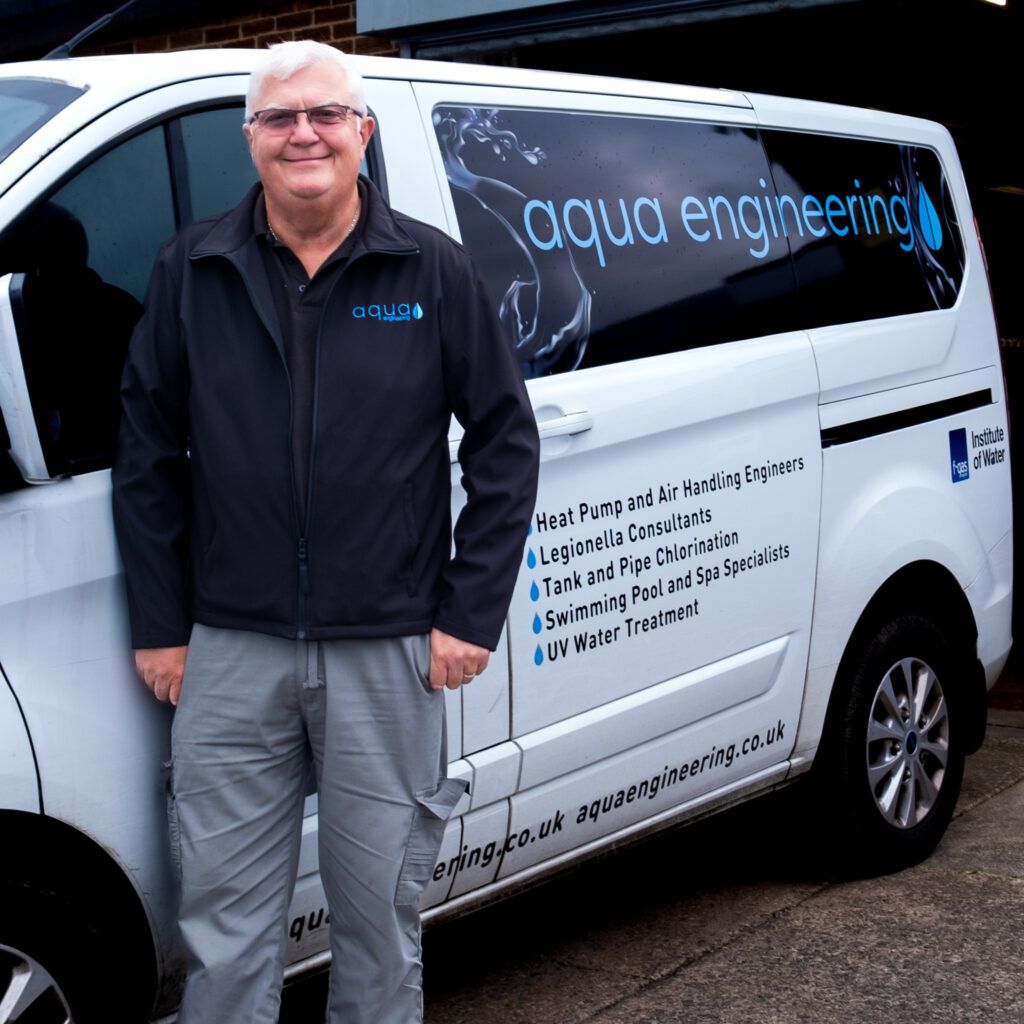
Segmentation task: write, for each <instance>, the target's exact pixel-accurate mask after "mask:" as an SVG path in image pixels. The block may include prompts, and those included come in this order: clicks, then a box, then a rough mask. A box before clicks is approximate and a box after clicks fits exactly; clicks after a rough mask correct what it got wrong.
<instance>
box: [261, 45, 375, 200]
mask: <svg viewBox="0 0 1024 1024" xmlns="http://www.w3.org/2000/svg"><path fill="white" fill-rule="evenodd" d="M332 103H343V104H347V105H348V106H355V105H356V104H355V103H353V102H352V96H351V94H350V93H349V90H348V84H347V82H346V78H345V73H344V71H342V70H341V68H338V67H336V66H335V65H333V64H326V63H325V64H313V65H310V66H309V67H305V68H302V70H300V71H297V72H296V73H295V74H294V75H292V76H291V78H288V79H286V80H285V81H281V80H279V79H276V78H267V79H266V80H265V81H264V83H263V86H262V88H261V89H260V91H259V93H257V96H256V101H255V103H254V105H253V109H254V110H265V109H267V108H269V107H287V108H291V109H293V110H305V109H308V108H309V107H320V106H326V105H328V104H332ZM243 131H244V132H245V137H246V139H247V140H248V142H249V152H250V153H251V154H252V161H253V163H254V164H255V165H256V173H257V174H259V176H260V181H262V182H263V188H264V189H265V191H266V193H267V198H268V200H269V201H270V202H271V203H272V204H274V203H275V201H276V205H279V206H280V205H284V204H289V203H292V202H294V201H295V200H296V199H308V200H316V199H321V198H324V197H326V198H328V199H333V200H334V201H336V202H337V203H338V205H341V204H342V203H343V202H344V201H345V200H346V199H348V198H349V197H350V196H351V195H352V192H353V190H354V189H355V183H356V177H357V176H358V174H359V162H360V161H361V160H362V158H363V153H364V151H365V150H366V144H367V142H369V140H370V136H371V135H372V134H373V118H371V117H360V118H357V117H354V116H350V117H349V119H348V120H347V121H346V122H345V123H344V124H343V125H339V126H338V127H336V128H331V129H319V130H314V128H313V126H312V125H311V124H310V123H309V119H308V118H307V117H306V116H305V115H303V114H300V115H299V116H298V118H297V120H296V122H295V125H294V127H293V128H291V130H289V131H285V132H281V133H276V132H271V131H268V130H267V129H266V127H265V126H264V125H262V124H260V123H258V122H257V123H253V124H251V125H250V124H247V125H245V126H244V127H243Z"/></svg>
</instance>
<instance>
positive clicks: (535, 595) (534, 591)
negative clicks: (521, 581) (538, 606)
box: [530, 580, 540, 601]
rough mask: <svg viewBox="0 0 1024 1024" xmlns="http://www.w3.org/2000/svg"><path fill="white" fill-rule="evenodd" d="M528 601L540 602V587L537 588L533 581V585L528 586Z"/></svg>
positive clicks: (535, 582)
mask: <svg viewBox="0 0 1024 1024" xmlns="http://www.w3.org/2000/svg"><path fill="white" fill-rule="evenodd" d="M530 600H531V601H539V600H540V587H538V586H537V581H536V580H534V581H533V583H532V584H531V585H530Z"/></svg>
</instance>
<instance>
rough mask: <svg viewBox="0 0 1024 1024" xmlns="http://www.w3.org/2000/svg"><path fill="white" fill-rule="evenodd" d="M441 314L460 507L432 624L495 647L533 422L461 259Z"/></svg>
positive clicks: (533, 453)
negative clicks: (457, 427) (456, 433)
mask: <svg viewBox="0 0 1024 1024" xmlns="http://www.w3.org/2000/svg"><path fill="white" fill-rule="evenodd" d="M453 294H454V296H455V297H454V299H452V298H451V297H449V302H450V303H451V305H450V307H449V309H448V310H447V311H446V316H445V321H444V336H443V339H442V344H443V347H444V368H445V388H446V390H447V393H448V401H449V404H450V406H451V408H452V410H453V412H454V413H455V417H456V419H458V421H459V423H460V424H462V426H463V428H464V430H465V434H464V436H463V438H462V442H461V443H460V445H459V464H460V466H461V468H462V486H463V488H464V489H465V491H466V504H465V506H464V507H463V509H462V512H461V514H460V515H459V518H458V521H457V522H456V524H455V554H454V556H453V558H452V559H451V560H450V561H449V563H448V565H447V568H446V570H445V576H444V579H445V591H444V597H443V598H442V600H441V603H440V605H439V607H438V611H437V614H436V616H435V619H434V625H435V626H436V627H437V628H438V629H440V630H443V631H444V632H445V633H449V634H451V635H452V636H455V637H458V638H459V639H460V640H466V641H469V642H470V643H475V644H479V645H480V646H481V647H487V648H488V649H490V650H494V649H495V648H496V647H497V646H498V638H499V636H500V635H501V629H502V626H503V624H504V621H505V616H506V615H507V614H508V606H509V602H510V601H511V599H512V590H513V588H514V587H515V582H516V576H517V575H518V573H519V567H520V565H521V564H522V559H523V547H524V543H525V541H526V531H527V528H528V527H529V524H530V518H531V517H532V515H533V506H534V502H535V500H536V497H537V467H538V460H539V448H540V442H539V440H538V437H537V423H536V420H535V418H534V415H533V409H532V408H531V406H530V401H529V398H528V397H527V394H526V388H525V386H524V385H523V379H522V375H521V373H520V370H519V366H518V365H517V364H516V362H515V359H514V358H513V355H512V352H511V349H510V346H509V343H508V341H507V339H506V337H505V333H504V331H503V330H502V328H501V324H500V323H499V322H498V318H497V315H496V313H495V311H494V309H493V306H492V304H491V302H490V300H489V298H488V296H487V293H486V291H485V288H484V285H483V282H482V281H481V280H480V278H479V276H478V274H477V272H476V270H475V268H474V267H473V265H472V263H471V262H469V261H468V260H467V263H466V264H465V265H464V267H463V270H462V273H461V276H460V279H459V282H458V285H457V287H456V289H455V290H454V292H453Z"/></svg>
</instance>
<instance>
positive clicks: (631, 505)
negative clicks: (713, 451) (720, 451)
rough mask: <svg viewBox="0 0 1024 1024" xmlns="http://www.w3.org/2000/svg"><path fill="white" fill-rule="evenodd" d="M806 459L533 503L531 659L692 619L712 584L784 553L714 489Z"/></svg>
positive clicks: (777, 473) (758, 482) (780, 473)
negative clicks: (721, 505)
mask: <svg viewBox="0 0 1024 1024" xmlns="http://www.w3.org/2000/svg"><path fill="white" fill-rule="evenodd" d="M804 468H805V461H804V458H803V456H795V457H791V458H786V459H779V460H770V461H767V462H764V463H760V464H746V465H744V466H742V467H740V468H737V469H718V470H715V471H714V472H712V473H711V474H709V475H708V476H704V477H699V478H695V479H691V478H681V479H680V480H678V482H672V481H663V482H660V483H657V484H650V485H649V486H647V487H646V488H641V489H639V490H638V491H636V492H635V493H630V494H621V495H611V496H602V497H601V498H592V499H583V500H580V501H576V502H574V503H573V504H571V505H565V506H563V507H560V508H550V507H548V508H540V509H539V510H538V511H537V512H536V513H535V515H534V521H533V525H532V527H531V532H530V539H529V541H528V545H527V550H526V566H527V568H528V570H529V571H530V576H529V579H530V584H529V595H530V599H531V601H533V602H534V612H533V616H532V623H531V626H532V632H533V634H534V637H535V639H534V646H533V652H532V659H533V663H534V665H535V666H536V667H537V668H540V667H541V666H543V665H545V664H549V663H551V662H556V661H559V660H561V659H567V658H570V657H575V656H579V655H585V654H587V653H589V652H591V651H596V650H599V649H601V648H603V647H606V646H608V645H610V644H617V643H621V642H623V641H629V640H632V639H634V638H636V637H640V636H643V635H645V634H648V633H652V632H655V631H657V630H661V629H664V628H665V627H667V626H673V625H676V624H677V623H681V622H686V621H687V620H691V619H696V618H697V617H699V616H700V615H701V614H702V613H703V612H704V610H705V600H704V599H705V597H706V595H707V594H708V593H710V592H712V589H713V588H716V587H717V586H718V585H719V584H721V583H725V582H728V581H734V580H737V579H739V578H740V577H744V576H746V574H748V573H750V572H752V571H755V570H758V569H762V568H764V567H767V566H772V565H775V564H777V563H781V562H785V561H786V560H787V559H788V558H789V557H790V555H791V548H790V544H789V543H788V540H787V539H775V538H771V537H768V538H767V539H766V538H761V539H759V540H757V541H750V540H744V536H743V533H745V532H748V530H747V529H746V528H744V531H743V533H741V530H740V529H739V528H738V526H742V525H743V524H742V523H741V524H734V523H721V522H720V521H719V520H720V518H721V516H722V513H721V511H720V510H719V509H716V508H715V504H716V502H715V496H716V495H722V494H725V493H728V492H735V491H739V490H741V489H742V488H744V487H758V486H764V485H767V484H770V483H772V482H773V481H775V480H778V479H779V478H785V477H793V476H794V475H796V474H799V473H802V472H803V470H804ZM672 506H677V507H676V508H673V507H672ZM652 511H655V512H656V513H657V514H656V515H654V516H653V517H652V516H651V514H650V513H651V512H652ZM604 617H611V621H609V620H608V618H605V621H604V622H600V621H597V620H600V619H602V618H604Z"/></svg>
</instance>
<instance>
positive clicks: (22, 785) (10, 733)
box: [0, 666, 42, 814]
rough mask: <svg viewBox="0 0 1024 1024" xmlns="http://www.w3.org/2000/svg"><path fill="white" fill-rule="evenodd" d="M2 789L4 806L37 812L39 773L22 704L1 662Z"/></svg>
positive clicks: (0, 735)
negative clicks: (15, 694)
mask: <svg viewBox="0 0 1024 1024" xmlns="http://www.w3.org/2000/svg"><path fill="white" fill-rule="evenodd" d="M0 793H3V804H2V806H3V809H4V810H9V811H28V812H29V813H31V814H38V813H39V812H40V811H41V810H42V807H41V806H40V804H39V777H38V776H37V774H36V762H35V757H34V756H33V754H32V742H31V740H30V739H29V735H28V730H27V729H26V728H25V721H24V719H23V718H22V717H21V708H19V707H18V701H17V699H16V698H15V696H14V691H13V690H12V689H11V686H10V683H9V682H8V681H7V677H6V675H5V674H4V672H3V668H2V666H0Z"/></svg>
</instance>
